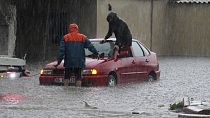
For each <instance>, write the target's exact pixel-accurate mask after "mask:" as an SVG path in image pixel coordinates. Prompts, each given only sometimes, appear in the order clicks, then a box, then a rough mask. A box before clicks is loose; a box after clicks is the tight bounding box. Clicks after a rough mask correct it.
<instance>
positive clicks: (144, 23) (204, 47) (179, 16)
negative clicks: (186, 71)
mask: <svg viewBox="0 0 210 118" xmlns="http://www.w3.org/2000/svg"><path fill="white" fill-rule="evenodd" d="M108 3H110V4H111V5H112V6H113V11H115V12H117V13H118V16H120V17H121V18H122V19H124V20H125V21H126V22H127V24H128V26H129V28H130V30H131V32H132V34H133V38H136V39H138V40H140V41H141V42H142V43H144V44H146V46H147V47H148V48H150V49H151V50H152V51H154V52H156V53H157V54H158V55H171V56H173V55H175V56H176V55H178V56H179V55H180V56H210V46H209V45H210V40H209V39H210V33H209V32H210V27H209V26H210V14H209V11H210V6H209V5H208V4H175V3H169V2H168V0H153V5H152V1H151V0H98V1H97V37H102V38H103V37H104V36H105V35H106V33H107V30H108V23H107V21H106V16H107V14H108V6H107V5H108ZM152 9H153V10H152ZM113 36H114V35H113Z"/></svg>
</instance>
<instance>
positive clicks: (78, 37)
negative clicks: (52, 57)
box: [57, 24, 98, 68]
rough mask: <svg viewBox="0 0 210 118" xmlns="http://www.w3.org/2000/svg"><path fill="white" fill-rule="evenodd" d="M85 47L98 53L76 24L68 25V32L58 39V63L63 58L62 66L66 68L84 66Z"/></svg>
mask: <svg viewBox="0 0 210 118" xmlns="http://www.w3.org/2000/svg"><path fill="white" fill-rule="evenodd" d="M85 48H88V50H89V51H91V52H93V53H94V54H95V55H98V52H97V50H96V49H95V47H94V46H93V45H92V44H91V42H90V40H89V39H87V37H86V36H85V35H83V34H80V33H79V31H78V26H77V25H76V24H70V25H69V33H68V34H66V35H65V36H64V37H63V38H62V39H61V41H60V47H59V54H58V58H57V60H58V63H60V62H61V61H62V59H63V58H64V67H66V68H84V67H85Z"/></svg>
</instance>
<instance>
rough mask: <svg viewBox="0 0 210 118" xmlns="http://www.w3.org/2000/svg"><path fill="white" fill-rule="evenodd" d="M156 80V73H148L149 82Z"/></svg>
mask: <svg viewBox="0 0 210 118" xmlns="http://www.w3.org/2000/svg"><path fill="white" fill-rule="evenodd" d="M155 80H156V77H155V74H152V73H151V74H149V75H148V79H147V81H149V82H153V81H155Z"/></svg>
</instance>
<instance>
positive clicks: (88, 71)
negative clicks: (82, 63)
mask: <svg viewBox="0 0 210 118" xmlns="http://www.w3.org/2000/svg"><path fill="white" fill-rule="evenodd" d="M97 73H98V72H97V70H96V69H84V70H83V71H82V74H83V75H96V74H97Z"/></svg>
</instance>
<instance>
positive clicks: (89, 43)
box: [85, 39, 98, 55]
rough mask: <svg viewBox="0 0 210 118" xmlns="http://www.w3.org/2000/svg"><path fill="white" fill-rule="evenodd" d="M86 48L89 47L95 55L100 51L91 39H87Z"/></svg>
mask: <svg viewBox="0 0 210 118" xmlns="http://www.w3.org/2000/svg"><path fill="white" fill-rule="evenodd" d="M85 48H88V50H89V51H91V52H92V53H93V54H94V55H98V51H97V50H96V48H95V47H94V46H93V44H92V43H91V42H90V40H89V39H86V40H85Z"/></svg>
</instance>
